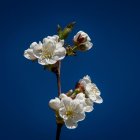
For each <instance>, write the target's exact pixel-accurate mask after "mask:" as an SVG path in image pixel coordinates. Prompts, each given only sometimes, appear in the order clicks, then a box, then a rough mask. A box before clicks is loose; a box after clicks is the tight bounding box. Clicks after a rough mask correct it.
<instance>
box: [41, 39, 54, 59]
mask: <svg viewBox="0 0 140 140" xmlns="http://www.w3.org/2000/svg"><path fill="white" fill-rule="evenodd" d="M53 53H54V46H53V44H52V43H51V42H49V43H48V44H47V46H45V47H43V49H42V55H41V57H42V59H46V58H48V59H50V58H52V56H53Z"/></svg>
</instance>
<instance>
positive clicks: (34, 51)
mask: <svg viewBox="0 0 140 140" xmlns="http://www.w3.org/2000/svg"><path fill="white" fill-rule="evenodd" d="M32 44H33V45H31V46H32V47H30V50H31V51H30V52H31V53H30V52H29V51H27V50H28V49H27V50H26V51H25V52H24V56H25V57H26V58H28V59H29V58H34V59H38V63H39V64H41V65H49V64H55V63H56V62H57V61H59V60H62V59H63V58H64V57H65V55H66V49H65V48H64V47H63V45H64V40H60V39H59V37H58V36H57V35H54V36H48V37H47V38H44V39H43V43H41V42H40V43H39V44H37V43H36V42H34V43H32ZM28 56H30V57H28ZM30 60H33V59H30Z"/></svg>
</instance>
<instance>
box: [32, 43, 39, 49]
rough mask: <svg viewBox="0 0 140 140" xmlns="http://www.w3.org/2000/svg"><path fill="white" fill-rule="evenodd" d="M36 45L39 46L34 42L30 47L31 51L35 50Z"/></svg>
mask: <svg viewBox="0 0 140 140" xmlns="http://www.w3.org/2000/svg"><path fill="white" fill-rule="evenodd" d="M36 45H38V44H37V43H36V42H33V43H32V44H31V45H30V49H33V48H34V47H35V46H36Z"/></svg>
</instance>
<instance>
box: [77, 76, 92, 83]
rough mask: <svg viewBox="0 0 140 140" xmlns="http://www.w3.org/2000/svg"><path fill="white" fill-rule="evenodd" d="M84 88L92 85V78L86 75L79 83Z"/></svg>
mask: <svg viewBox="0 0 140 140" xmlns="http://www.w3.org/2000/svg"><path fill="white" fill-rule="evenodd" d="M79 82H80V83H81V84H82V85H83V86H86V85H87V84H89V83H91V79H90V76H88V75H86V76H84V77H83V79H81V80H80V81H79Z"/></svg>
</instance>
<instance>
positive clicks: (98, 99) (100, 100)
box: [94, 96, 103, 104]
mask: <svg viewBox="0 0 140 140" xmlns="http://www.w3.org/2000/svg"><path fill="white" fill-rule="evenodd" d="M94 102H95V103H98V104H101V103H103V99H102V98H101V96H96V100H95V101H94Z"/></svg>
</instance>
